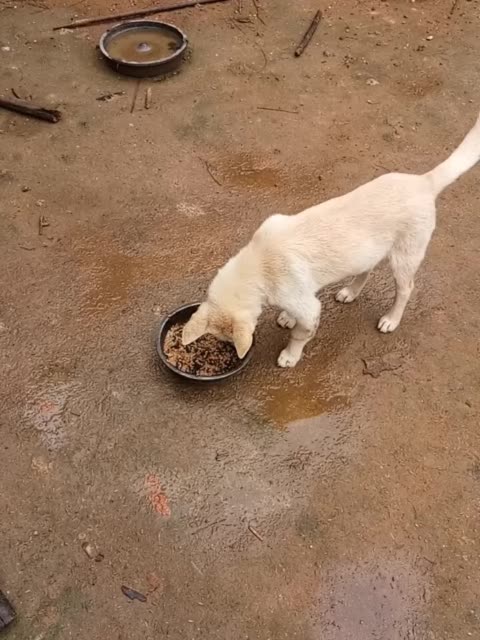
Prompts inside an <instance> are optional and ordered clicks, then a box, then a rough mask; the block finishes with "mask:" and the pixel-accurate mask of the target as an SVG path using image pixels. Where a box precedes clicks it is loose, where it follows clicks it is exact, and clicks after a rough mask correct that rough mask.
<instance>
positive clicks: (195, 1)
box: [53, 0, 227, 31]
mask: <svg viewBox="0 0 480 640" xmlns="http://www.w3.org/2000/svg"><path fill="white" fill-rule="evenodd" d="M215 2H227V0H186V2H180V3H179V4H169V5H164V6H162V7H150V8H149V9H139V10H138V11H128V12H127V13H117V14H110V15H109V16H98V17H97V18H84V19H83V20H77V21H76V22H71V23H70V24H62V25H60V26H58V27H53V30H54V31H58V30H59V29H79V28H80V27H89V26H91V25H93V24H101V23H102V22H115V21H117V20H125V19H126V18H141V17H143V16H151V15H153V14H154V13H165V12H167V11H178V10H179V9H188V7H196V6H200V5H202V4H213V3H215Z"/></svg>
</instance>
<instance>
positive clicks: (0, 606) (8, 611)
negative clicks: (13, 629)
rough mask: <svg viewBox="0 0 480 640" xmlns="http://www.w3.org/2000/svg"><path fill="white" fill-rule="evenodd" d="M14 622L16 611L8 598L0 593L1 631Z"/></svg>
mask: <svg viewBox="0 0 480 640" xmlns="http://www.w3.org/2000/svg"><path fill="white" fill-rule="evenodd" d="M14 620H15V611H14V609H13V607H12V605H11V604H10V602H9V601H8V600H7V598H6V596H4V594H3V593H2V592H1V591H0V631H1V630H2V629H5V627H8V625H9V624H10V623H12V622H13V621H14Z"/></svg>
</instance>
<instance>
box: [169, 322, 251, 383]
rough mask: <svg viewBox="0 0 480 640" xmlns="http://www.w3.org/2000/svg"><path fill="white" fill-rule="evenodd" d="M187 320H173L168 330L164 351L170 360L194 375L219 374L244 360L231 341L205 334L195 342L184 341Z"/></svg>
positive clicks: (182, 369)
mask: <svg viewBox="0 0 480 640" xmlns="http://www.w3.org/2000/svg"><path fill="white" fill-rule="evenodd" d="M183 327H184V325H183V324H173V325H172V326H171V327H170V328H169V329H168V331H167V332H166V334H165V340H164V343H163V351H164V354H165V357H166V359H167V360H168V362H169V363H170V364H171V365H172V366H173V367H175V369H178V370H179V371H183V372H184V373H188V374H190V375H194V376H202V377H208V376H219V375H222V374H224V373H228V372H229V371H231V370H232V369H235V368H236V367H238V365H239V364H240V362H241V360H240V358H239V357H238V356H237V352H236V351H235V347H234V346H233V344H231V343H230V342H223V341H221V340H218V339H217V338H215V336H212V335H210V334H208V333H207V334H205V335H203V336H201V337H200V338H198V340H195V342H192V343H191V344H188V345H186V346H185V345H184V344H183V343H182V331H183Z"/></svg>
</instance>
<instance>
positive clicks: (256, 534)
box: [248, 524, 263, 542]
mask: <svg viewBox="0 0 480 640" xmlns="http://www.w3.org/2000/svg"><path fill="white" fill-rule="evenodd" d="M248 530H249V531H250V533H253V535H254V536H255V537H256V538H258V540H260V542H263V537H262V536H261V535H260V534H259V533H258V531H257V530H256V529H254V528H253V527H252V525H251V524H249V525H248Z"/></svg>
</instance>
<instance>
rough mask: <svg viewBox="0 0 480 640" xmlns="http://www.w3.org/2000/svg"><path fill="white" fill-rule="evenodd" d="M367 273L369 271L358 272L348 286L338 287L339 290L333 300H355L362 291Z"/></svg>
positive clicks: (368, 273)
mask: <svg viewBox="0 0 480 640" xmlns="http://www.w3.org/2000/svg"><path fill="white" fill-rule="evenodd" d="M369 275H370V271H365V273H359V274H358V276H355V278H354V279H353V280H352V282H351V283H350V284H349V285H348V286H346V287H343V289H340V291H339V292H338V293H337V295H336V296H335V300H337V301H338V302H344V303H347V302H353V301H354V300H356V299H357V298H358V296H359V295H360V293H361V292H362V289H363V287H364V286H365V283H366V282H367V279H368V276H369Z"/></svg>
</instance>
